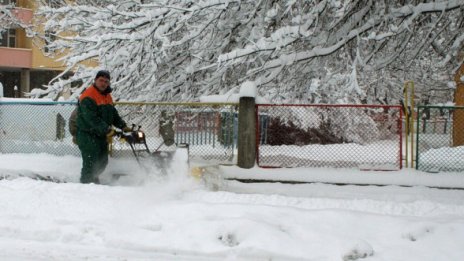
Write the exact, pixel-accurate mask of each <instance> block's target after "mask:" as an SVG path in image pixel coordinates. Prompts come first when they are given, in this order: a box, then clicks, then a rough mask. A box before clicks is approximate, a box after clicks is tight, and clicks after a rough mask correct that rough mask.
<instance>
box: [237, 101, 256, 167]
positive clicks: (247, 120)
mask: <svg viewBox="0 0 464 261" xmlns="http://www.w3.org/2000/svg"><path fill="white" fill-rule="evenodd" d="M255 110H256V109H255V98H254V97H241V98H240V104H239V112H238V144H237V149H238V155H237V165H238V166H239V167H240V168H245V169H249V168H252V167H253V166H254V165H255V161H256V119H255V118H256V113H255Z"/></svg>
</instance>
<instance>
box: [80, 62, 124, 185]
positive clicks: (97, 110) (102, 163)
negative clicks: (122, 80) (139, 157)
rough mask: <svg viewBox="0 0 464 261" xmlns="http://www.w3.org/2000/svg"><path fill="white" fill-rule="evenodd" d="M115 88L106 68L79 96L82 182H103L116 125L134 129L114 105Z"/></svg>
mask: <svg viewBox="0 0 464 261" xmlns="http://www.w3.org/2000/svg"><path fill="white" fill-rule="evenodd" d="M111 91H112V89H111V87H110V73H109V72H108V71H105V70H102V71H98V72H97V75H96V76H95V79H94V82H93V84H92V85H90V86H89V87H88V88H87V89H86V90H85V91H84V92H83V93H82V94H81V96H80V97H79V106H78V109H77V120H76V123H77V124H76V125H77V135H76V139H77V145H78V146H79V150H80V151H81V155H82V170H81V183H95V184H99V183H100V180H99V175H100V174H101V173H102V172H103V171H104V170H105V168H106V166H107V165H108V140H111V137H112V136H113V135H114V130H113V126H115V127H117V128H120V129H122V130H123V131H131V128H130V127H127V125H126V123H125V122H124V121H123V120H122V118H121V117H120V116H119V113H118V111H117V110H116V108H115V107H114V105H113V98H112V97H111Z"/></svg>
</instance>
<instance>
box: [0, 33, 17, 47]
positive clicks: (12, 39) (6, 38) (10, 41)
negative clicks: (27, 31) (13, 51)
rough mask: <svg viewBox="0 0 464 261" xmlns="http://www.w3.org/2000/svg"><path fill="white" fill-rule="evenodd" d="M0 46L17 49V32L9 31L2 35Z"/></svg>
mask: <svg viewBox="0 0 464 261" xmlns="http://www.w3.org/2000/svg"><path fill="white" fill-rule="evenodd" d="M0 46H2V47H12V48H14V47H16V30H15V29H9V30H6V31H5V32H3V33H2V35H1V39H0Z"/></svg>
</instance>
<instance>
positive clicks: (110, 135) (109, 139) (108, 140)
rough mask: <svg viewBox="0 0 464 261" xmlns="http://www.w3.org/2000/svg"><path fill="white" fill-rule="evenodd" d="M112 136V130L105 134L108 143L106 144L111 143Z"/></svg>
mask: <svg viewBox="0 0 464 261" xmlns="http://www.w3.org/2000/svg"><path fill="white" fill-rule="evenodd" d="M113 136H114V129H113V128H111V129H109V130H108V132H107V133H106V142H108V144H110V143H112V142H113Z"/></svg>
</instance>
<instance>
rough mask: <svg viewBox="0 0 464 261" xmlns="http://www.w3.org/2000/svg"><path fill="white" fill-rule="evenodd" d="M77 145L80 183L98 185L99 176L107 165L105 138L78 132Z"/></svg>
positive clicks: (106, 143)
mask: <svg viewBox="0 0 464 261" xmlns="http://www.w3.org/2000/svg"><path fill="white" fill-rule="evenodd" d="M77 144H78V146H79V150H80V151H81V156H82V169H81V183H95V184H99V183H100V180H99V176H100V174H101V173H102V172H103V171H104V170H105V168H106V166H107V165H108V142H107V141H106V137H98V136H95V135H94V134H91V133H88V132H83V131H78V132H77Z"/></svg>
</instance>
